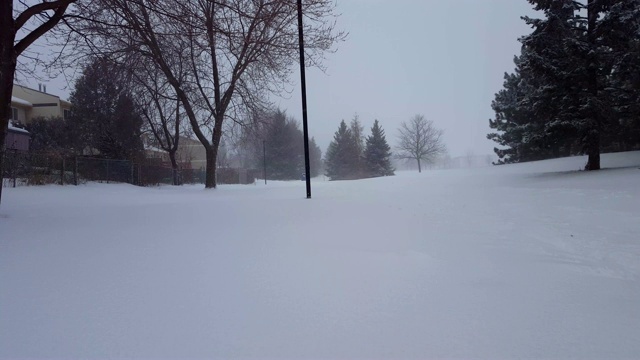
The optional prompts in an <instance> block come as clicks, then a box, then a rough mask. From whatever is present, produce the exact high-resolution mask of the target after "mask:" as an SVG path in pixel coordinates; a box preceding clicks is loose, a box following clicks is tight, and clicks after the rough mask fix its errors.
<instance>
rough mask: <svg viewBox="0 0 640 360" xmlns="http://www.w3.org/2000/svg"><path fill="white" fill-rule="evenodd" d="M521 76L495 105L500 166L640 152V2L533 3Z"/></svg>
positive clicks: (591, 164) (508, 82)
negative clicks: (534, 13) (533, 15)
mask: <svg viewBox="0 0 640 360" xmlns="http://www.w3.org/2000/svg"><path fill="white" fill-rule="evenodd" d="M528 1H529V3H531V4H532V5H533V7H534V9H535V10H537V11H540V12H541V14H542V15H543V16H542V17H541V18H540V19H537V18H529V17H523V19H524V21H525V22H526V23H527V24H528V25H530V26H531V28H532V32H531V33H530V34H529V35H526V36H523V37H522V38H520V39H519V41H520V42H521V43H522V47H521V53H520V55H519V56H516V57H515V59H514V63H515V66H516V68H515V71H514V72H513V73H511V74H505V76H504V87H503V89H502V90H500V91H499V92H498V93H497V94H496V95H495V99H494V101H493V103H492V105H491V106H492V108H493V110H494V111H495V118H494V119H491V120H490V121H489V124H490V127H491V128H492V129H494V130H495V132H492V133H490V134H488V135H487V137H488V138H489V139H491V140H494V141H495V142H497V143H498V144H499V145H500V147H499V148H496V149H495V152H496V154H497V155H498V157H499V161H498V164H505V163H514V162H523V161H532V160H541V159H547V158H552V157H560V156H570V155H578V154H586V155H588V161H587V163H586V166H585V169H586V170H597V169H600V153H601V152H613V151H629V150H637V149H640V0H581V1H576V0H528Z"/></svg>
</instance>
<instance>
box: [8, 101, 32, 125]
mask: <svg viewBox="0 0 640 360" xmlns="http://www.w3.org/2000/svg"><path fill="white" fill-rule="evenodd" d="M13 109H16V110H17V111H16V113H17V115H18V117H17V118H16V117H15V116H14V111H13ZM30 112H31V109H29V108H27V107H25V106H21V105H19V104H13V103H12V104H11V120H15V121H19V122H21V123H23V124H26V123H27V119H29V113H30Z"/></svg>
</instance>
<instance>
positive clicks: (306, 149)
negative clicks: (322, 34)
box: [298, 0, 311, 199]
mask: <svg viewBox="0 0 640 360" xmlns="http://www.w3.org/2000/svg"><path fill="white" fill-rule="evenodd" d="M298 42H299V44H300V87H301V88H302V131H303V133H304V170H305V180H306V183H307V199H311V169H310V167H309V127H308V126H307V81H306V78H305V73H304V35H303V31H302V0H298Z"/></svg>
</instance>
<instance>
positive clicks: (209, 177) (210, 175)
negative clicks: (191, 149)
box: [204, 146, 218, 189]
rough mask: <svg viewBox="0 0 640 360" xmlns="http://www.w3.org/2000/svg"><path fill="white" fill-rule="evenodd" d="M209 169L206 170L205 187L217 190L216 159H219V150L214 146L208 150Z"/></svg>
mask: <svg viewBox="0 0 640 360" xmlns="http://www.w3.org/2000/svg"><path fill="white" fill-rule="evenodd" d="M206 154H207V168H206V169H205V180H204V187H205V188H206V189H215V188H216V186H217V183H216V158H217V157H218V149H217V148H215V147H214V146H210V147H207V148H206Z"/></svg>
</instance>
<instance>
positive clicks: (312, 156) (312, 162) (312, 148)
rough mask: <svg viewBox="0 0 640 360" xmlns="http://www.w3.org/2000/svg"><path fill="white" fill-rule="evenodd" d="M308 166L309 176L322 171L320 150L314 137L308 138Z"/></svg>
mask: <svg viewBox="0 0 640 360" xmlns="http://www.w3.org/2000/svg"><path fill="white" fill-rule="evenodd" d="M309 166H310V172H311V177H316V176H318V175H320V173H321V171H322V150H320V147H319V146H318V144H316V139H315V138H313V137H312V138H311V139H310V140H309Z"/></svg>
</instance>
